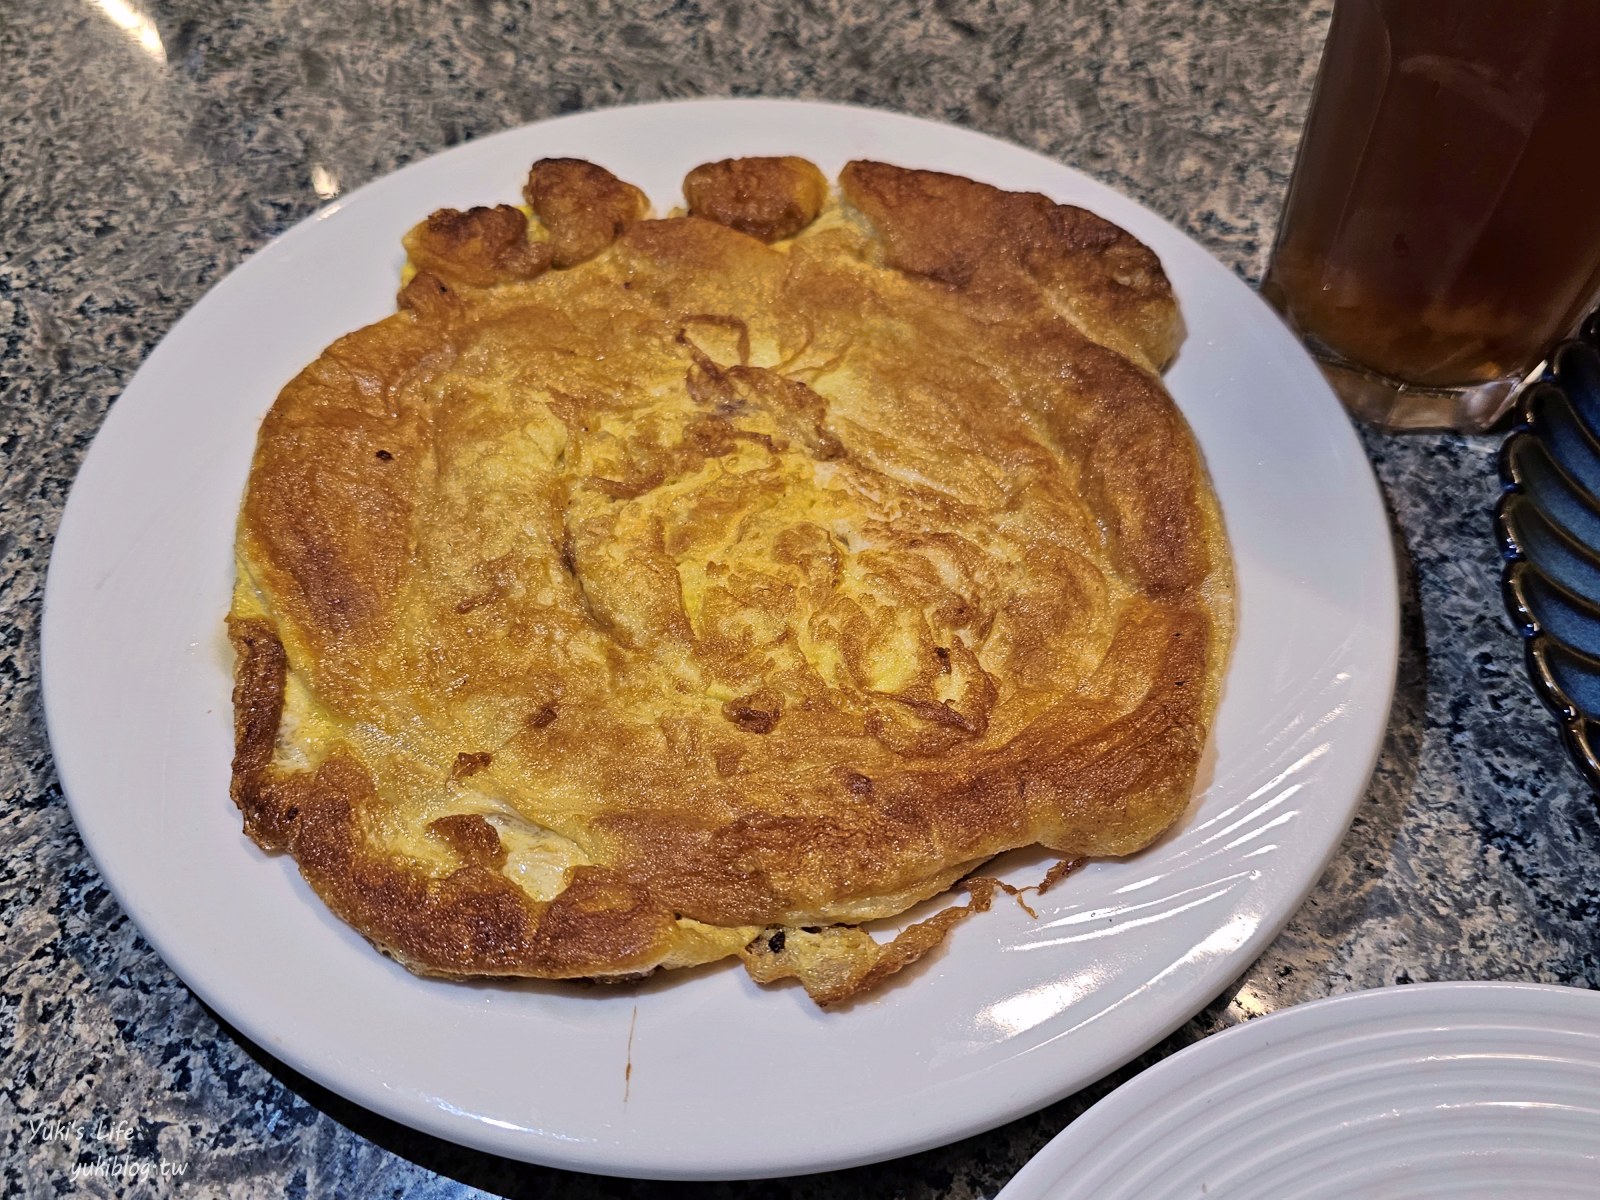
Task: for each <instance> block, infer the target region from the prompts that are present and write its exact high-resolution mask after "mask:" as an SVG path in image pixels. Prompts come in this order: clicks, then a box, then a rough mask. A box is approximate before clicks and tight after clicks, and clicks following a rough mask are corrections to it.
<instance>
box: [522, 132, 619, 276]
mask: <svg viewBox="0 0 1600 1200" xmlns="http://www.w3.org/2000/svg"><path fill="white" fill-rule="evenodd" d="M522 191H523V195H524V196H526V197H527V200H528V205H529V207H531V208H532V209H533V211H534V212H535V213H536V214H538V217H539V220H541V221H542V222H544V225H545V228H546V229H548V230H549V231H550V249H551V252H552V257H551V261H552V262H553V263H554V265H555V266H558V267H572V266H576V265H577V264H579V263H581V262H584V261H586V260H588V259H590V258H593V257H594V256H595V255H596V254H599V253H600V251H602V250H604V249H605V248H606V247H607V246H609V245H611V243H612V242H614V241H616V239H617V235H618V234H620V233H621V232H622V231H623V230H624V229H626V228H627V227H628V226H629V225H631V224H633V223H634V222H635V221H637V220H639V219H640V218H641V217H643V216H644V215H645V213H646V212H648V211H649V208H650V202H649V201H648V200H647V199H646V198H645V194H644V193H643V192H641V191H640V190H639V189H638V188H636V187H634V186H633V185H632V184H631V183H623V182H622V180H620V179H618V178H617V177H616V176H615V175H613V174H612V173H611V172H610V171H607V170H606V169H605V168H604V167H597V166H595V165H594V164H593V163H588V162H583V161H581V160H580V159H576V158H545V159H540V160H539V161H538V162H536V163H534V164H533V169H532V170H531V171H529V172H528V182H527V184H526V185H524V187H523V189H522Z"/></svg>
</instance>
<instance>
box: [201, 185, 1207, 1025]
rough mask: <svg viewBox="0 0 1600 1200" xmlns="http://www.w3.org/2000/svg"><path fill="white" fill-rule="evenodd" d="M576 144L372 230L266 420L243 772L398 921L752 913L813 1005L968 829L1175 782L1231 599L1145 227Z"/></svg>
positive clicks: (737, 918)
mask: <svg viewBox="0 0 1600 1200" xmlns="http://www.w3.org/2000/svg"><path fill="white" fill-rule="evenodd" d="M686 192H687V194H688V198H689V209H688V213H689V215H684V216H671V217H667V218H664V219H651V218H649V217H648V216H647V210H646V203H645V200H644V197H643V195H642V193H640V192H638V190H637V189H635V188H633V187H631V186H630V185H628V184H626V183H623V182H622V181H620V180H618V179H616V178H615V177H614V176H612V175H611V174H610V173H609V172H606V171H604V170H603V169H601V168H599V167H597V166H594V165H593V164H589V163H584V162H578V161H575V160H569V159H562V160H547V161H544V162H541V163H538V164H536V165H535V166H534V168H533V170H532V172H531V174H530V177H529V181H528V185H527V188H526V189H525V198H526V200H527V205H526V206H525V207H513V206H508V205H502V206H499V207H495V208H476V209H471V210H468V211H466V212H457V211H454V210H444V211H442V212H439V213H435V214H434V215H433V216H431V217H429V218H428V219H427V220H426V221H424V222H423V223H422V224H420V225H418V226H417V227H416V228H415V229H414V230H412V231H411V233H410V234H408V235H407V238H406V246H407V249H408V252H409V255H410V259H411V264H412V266H413V267H414V268H415V273H414V275H412V276H411V277H410V278H409V282H408V283H407V284H406V285H405V287H404V289H403V290H402V292H401V295H400V303H399V307H398V311H397V312H396V313H395V314H394V315H392V316H390V317H387V318H385V319H384V320H381V321H379V322H378V323H376V324H374V325H371V326H368V327H367V328H365V329H362V330H359V331H357V332H355V333H352V334H350V335H348V336H346V337H343V338H341V339H340V340H338V341H337V342H335V343H334V344H333V345H332V346H330V347H329V348H328V349H327V350H326V351H325V352H324V353H323V354H322V356H321V357H320V358H318V359H317V361H316V362H314V363H312V364H311V365H310V366H309V367H307V368H306V369H305V370H304V371H303V372H302V373H301V374H300V375H299V376H298V377H296V378H295V379H294V380H293V381H292V382H291V383H290V384H289V385H288V386H287V387H285V388H284V390H283V392H282V393H281V395H280V396H279V397H278V400H277V402H276V404H275V405H274V406H273V408H272V410H271V412H270V413H269V414H268V416H267V418H266V420H265V421H264V423H263V425H262V428H261V433H260V439H259V443H258V446H257V449H256V454H255V459H254V463H253V466H252V469H251V474H250V480H249V486H248V491H247V494H246V497H245V501H244V505H243V509H242V512H241V516H240V522H239V530H238V543H237V561H238V585H237V589H236V592H235V597H234V603H233V609H232V612H231V613H230V616H229V630H230V634H231V637H232V640H233V644H234V646H235V648H236V651H237V667H236V679H235V693H234V701H235V723H236V755H235V759H234V764H233V788H232V791H233V797H234V800H235V801H236V802H237V804H238V805H239V807H240V808H241V810H242V811H243V814H244V819H245V827H246V830H247V832H248V833H249V834H250V836H251V837H252V838H254V839H255V841H256V842H257V843H258V844H259V845H261V846H262V847H264V848H266V849H269V850H282V851H287V852H289V853H291V854H293V855H294V857H295V859H296V860H297V862H298V864H299V866H300V869H301V871H302V872H303V873H304V875H305V877H306V878H307V880H308V881H309V882H310V883H311V885H312V886H313V887H314V888H315V889H316V891H317V892H318V893H319V894H320V895H321V896H322V897H323V899H324V900H325V901H326V902H327V903H328V904H329V906H330V907H331V908H332V909H333V910H334V911H335V912H337V913H338V914H339V915H340V916H341V917H343V918H344V919H345V920H347V921H348V922H350V923H351V924H352V925H354V926H355V927H356V928H357V929H359V930H360V931H361V932H362V933H363V934H365V935H366V936H367V937H368V938H369V939H371V940H372V941H373V942H374V943H375V944H376V945H377V946H379V947H380V948H381V949H383V950H384V951H386V952H387V953H389V954H391V955H393V956H394V957H395V958H397V959H398V960H399V961H401V962H403V963H404V964H405V965H407V966H408V967H410V968H412V969H413V970H416V971H419V972H422V973H426V974H434V975H445V976H458V977H464V976H484V975H489V976H494V975H499V976H535V977H545V978H574V977H584V978H602V979H603V978H619V977H627V976H633V975H637V974H640V973H643V972H647V971H651V970H654V969H656V968H658V967H674V966H688V965H692V964H695V963H700V962H706V961H711V960H715V959H719V958H723V957H726V956H728V955H733V954H737V955H740V956H742V957H743V959H744V960H745V962H746V965H747V967H748V968H749V970H750V972H751V974H752V975H753V976H754V977H756V978H757V979H761V980H763V981H766V980H771V979H776V978H782V977H785V976H795V977H798V978H799V979H800V980H801V981H802V982H803V983H804V984H805V985H806V987H807V988H808V990H810V992H811V993H812V995H813V996H814V997H815V998H816V999H818V1000H819V1002H822V1003H825V1004H832V1003H837V1002H840V1001H843V1000H845V999H848V998H849V997H851V996H853V995H856V994H858V993H860V992H861V991H863V990H865V989H867V988H870V987H872V986H874V985H875V984H877V983H878V982H880V981H881V980H882V979H884V978H886V977H887V976H888V975H890V974H892V973H893V972H894V971H896V970H898V969H899V968H900V967H902V966H904V965H906V964H907V963H909V962H911V961H914V960H915V958H917V957H918V956H920V955H921V954H923V953H925V952H926V951H928V950H929V949H932V948H933V947H934V946H936V945H937V944H938V943H939V941H940V940H941V939H942V938H943V937H944V936H945V933H946V931H947V930H948V929H949V928H950V927H951V925H953V924H954V923H955V921H957V920H959V919H960V918H961V917H963V916H965V915H966V913H967V912H968V911H971V910H973V909H980V908H982V907H985V906H987V903H988V897H989V889H988V887H987V885H981V886H978V885H975V886H974V887H973V888H972V889H971V890H972V891H973V896H972V901H971V904H970V905H969V906H968V907H965V908H962V907H957V908H950V909H946V910H945V912H943V913H941V914H939V915H938V916H936V917H934V918H932V919H930V920H929V921H926V922H923V923H921V924H919V925H914V926H912V927H910V928H909V929H907V930H905V931H904V932H902V933H901V934H900V935H899V937H897V938H895V939H893V940H892V941H887V942H879V941H877V940H875V939H873V938H872V937H870V936H868V935H867V934H866V933H865V932H862V931H861V930H860V929H858V928H856V927H857V926H859V924H860V923H861V922H864V921H869V920H872V919H875V918H882V917H890V916H894V915H896V914H898V913H902V912H904V911H905V910H906V909H908V908H910V907H911V906H913V905H915V904H917V903H918V902H920V901H922V900H925V899H927V898H929V897H931V896H934V895H937V894H939V893H941V892H944V891H946V890H948V889H950V888H951V887H952V886H953V885H955V884H956V883H957V882H958V881H959V880H961V879H962V878H963V877H965V876H967V875H968V874H969V873H970V872H972V871H973V870H974V869H975V868H976V867H978V866H979V865H980V864H982V863H983V862H984V861H985V860H987V859H989V858H991V857H992V856H994V855H995V854H998V853H1000V852H1002V851H1004V850H1007V849H1011V848H1014V847H1019V846H1027V845H1033V844H1040V845H1043V846H1045V847H1048V848H1049V849H1051V850H1053V851H1055V852H1057V853H1059V854H1060V855H1061V856H1062V857H1064V858H1083V857H1090V856H1100V855H1124V854H1129V853H1131V852H1133V851H1136V850H1138V849H1140V848H1141V847H1143V846H1145V845H1147V844H1148V843H1149V842H1151V841H1152V840H1153V839H1154V838H1156V837H1157V836H1158V835H1159V834H1160V833H1161V832H1162V831H1163V830H1165V829H1166V828H1168V827H1169V826H1170V825H1171V824H1172V823H1173V822H1174V821H1175V820H1176V819H1177V818H1178V817H1179V816H1180V815H1181V813H1182V812H1183V810H1184V808H1185V807H1186V805H1187V804H1188V801H1189V797H1190V795H1191V792H1192V789H1193V786H1194V782H1195V777H1196V772H1197V769H1198V766H1199V763H1200V758H1201V753H1202V749H1203V746H1204V744H1205V741H1206V736H1207V728H1208V724H1209V722H1210V720H1211V717H1212V714H1213V712H1214V710H1215V707H1216V703H1217V699H1218V692H1219V688H1220V681H1221V677H1222V671H1223V666H1224V662H1225V659H1226V654H1227V647H1228V640H1229V635H1230V630H1231V621H1232V577H1231V568H1230V564H1229V559H1228V552H1227V547H1226V542H1225V539H1224V536H1223V531H1222V526H1221V522H1220V519H1219V516H1218V510H1217V506H1216V503H1215V499H1214V497H1213V495H1212V492H1211V489H1210V485H1209V482H1208V480H1207V478H1206V474H1205V471H1204V467H1203V465H1202V463H1201V460H1200V457H1199V455H1198V453H1197V450H1196V447H1195V444H1194V440H1193V438H1192V437H1191V435H1190V432H1189V430H1188V428H1187V427H1186V425H1185V424H1184V421H1183V419H1182V417H1181V416H1180V415H1179V413H1178V411H1177V409H1176V407H1175V406H1174V405H1173V403H1172V400H1171V399H1170V397H1169V396H1168V395H1167V394H1166V392H1165V391H1164V390H1163V388H1162V386H1161V382H1160V379H1159V376H1158V372H1159V370H1160V369H1161V368H1162V367H1163V366H1164V365H1165V364H1166V362H1167V361H1168V359H1170V357H1171V356H1172V354H1173V353H1174V352H1175V349H1176V346H1177V342H1178V340H1179V337H1180V326H1179V318H1178V314H1177V309H1176V306H1175V303H1174V301H1173V297H1172V292H1171V289H1170V287H1169V286H1168V284H1167V281H1166V278H1165V276H1164V275H1163V273H1162V270H1161V266H1160V264H1159V262H1158V261H1157V260H1156V258H1155V256H1154V255H1153V254H1152V253H1151V252H1150V251H1149V250H1148V249H1147V248H1146V247H1144V246H1143V245H1142V244H1140V243H1139V242H1137V241H1136V240H1135V239H1133V238H1132V237H1130V236H1129V235H1128V234H1126V233H1124V232H1123V231H1121V230H1120V229H1118V228H1116V227H1115V226H1112V225H1110V224H1109V223H1107V222H1105V221H1104V220H1102V219H1100V218H1099V217H1096V216H1094V215H1093V214H1091V213H1088V212H1085V211H1083V210H1081V209H1076V208H1071V207H1068V206H1062V205H1057V204H1054V203H1053V202H1051V201H1049V200H1047V199H1046V198H1044V197H1042V196H1036V195H1023V194H1017V193H1009V192H1003V191H999V190H997V189H994V188H991V187H987V186H985V185H983V184H979V183H975V182H972V181H969V180H966V179H961V178H957V177H954V176H948V175H940V174H936V173H933V172H927V171H914V170H903V169H901V168H897V167H892V166H888V165H885V164H882V163H871V162H855V163H851V164H850V165H848V166H847V167H846V168H845V170H844V171H843V173H842V175H841V176H840V179H839V186H838V191H837V193H836V194H830V191H829V188H828V186H827V182H826V180H825V179H824V178H823V177H822V175H821V174H820V172H818V171H817V170H816V169H815V168H814V167H812V166H811V164H809V163H807V162H805V161H804V160H800V159H793V158H786V159H741V160H731V161H730V162H726V163H718V164H707V165H706V166H703V167H700V168H697V169H696V170H695V171H693V172H691V173H690V176H689V179H688V181H687V183H686Z"/></svg>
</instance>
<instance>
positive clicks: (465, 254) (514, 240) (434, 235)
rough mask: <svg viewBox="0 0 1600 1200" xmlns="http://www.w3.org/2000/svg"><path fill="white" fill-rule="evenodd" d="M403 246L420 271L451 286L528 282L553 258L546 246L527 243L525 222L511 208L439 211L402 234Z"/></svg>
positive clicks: (520, 215)
mask: <svg viewBox="0 0 1600 1200" xmlns="http://www.w3.org/2000/svg"><path fill="white" fill-rule="evenodd" d="M405 247H406V253H407V254H408V255H409V256H410V258H411V263H412V265H413V266H415V267H416V268H417V270H418V271H426V272H429V273H430V274H432V275H434V276H436V277H437V278H438V279H439V280H440V281H441V282H443V283H444V284H446V285H447V286H452V287H493V286H494V285H495V284H497V283H505V282H506V281H508V280H514V279H532V278H533V277H534V276H535V275H538V274H539V273H540V272H542V271H544V270H545V269H547V268H548V267H549V266H550V262H551V258H552V251H551V247H550V246H549V244H547V243H545V242H533V241H529V240H528V218H527V217H526V216H524V215H523V213H522V210H521V209H518V208H513V207H512V206H511V205H509V204H498V205H496V206H495V207H493V208H469V209H468V210H467V211H466V212H461V211H459V210H457V209H454V208H441V209H439V211H438V212H435V213H434V214H433V215H432V216H430V217H429V218H428V219H427V220H426V221H424V222H423V223H422V224H421V225H418V226H417V227H416V228H415V229H413V230H412V231H411V232H410V233H408V234H406V237H405Z"/></svg>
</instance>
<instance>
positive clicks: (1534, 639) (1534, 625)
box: [1495, 313, 1600, 790]
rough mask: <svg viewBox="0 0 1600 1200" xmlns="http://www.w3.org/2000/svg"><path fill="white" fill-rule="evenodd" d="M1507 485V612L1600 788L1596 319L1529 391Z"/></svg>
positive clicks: (1579, 758) (1508, 444)
mask: <svg viewBox="0 0 1600 1200" xmlns="http://www.w3.org/2000/svg"><path fill="white" fill-rule="evenodd" d="M1500 479H1501V482H1502V484H1503V486H1504V489H1505V490H1504V493H1503V494H1502V495H1501V497H1500V502H1499V503H1498V504H1497V505H1496V506H1495V533H1496V536H1497V537H1498V538H1499V540H1500V548H1501V551H1502V552H1503V553H1504V555H1505V559H1506V566H1505V574H1504V577H1503V593H1504V595H1505V601H1506V608H1507V610H1508V611H1509V612H1510V614H1511V621H1512V623H1513V624H1514V625H1515V626H1516V627H1517V630H1518V632H1519V633H1521V634H1522V636H1523V639H1524V645H1525V647H1526V650H1527V655H1528V671H1529V673H1530V674H1531V675H1532V676H1533V683H1534V687H1535V688H1536V689H1537V690H1538V692H1539V695H1540V697H1541V698H1542V699H1543V700H1544V702H1545V703H1546V704H1547V705H1549V707H1550V709H1551V710H1552V711H1553V712H1554V713H1555V714H1556V716H1557V718H1558V719H1559V720H1560V722H1561V736H1562V740H1563V741H1564V742H1565V743H1566V746H1567V750H1568V752H1569V753H1570V754H1571V755H1572V759H1573V761H1574V762H1575V763H1577V765H1578V769H1579V770H1580V771H1582V772H1583V774H1584V777H1585V778H1586V779H1587V780H1588V782H1589V785H1590V786H1591V787H1593V788H1595V789H1597V790H1600V313H1597V314H1595V315H1594V316H1591V317H1590V318H1589V319H1588V321H1586V322H1585V323H1584V327H1583V331H1582V333H1581V334H1580V335H1579V336H1578V337H1577V338H1574V339H1573V340H1572V341H1568V342H1563V343H1562V344H1561V345H1560V346H1558V347H1557V348H1556V350H1555V351H1554V352H1553V353H1552V354H1551V355H1550V358H1549V365H1548V367H1547V369H1546V370H1545V371H1544V372H1543V373H1542V374H1541V375H1540V376H1539V377H1538V378H1537V379H1536V380H1534V381H1533V382H1531V383H1530V384H1529V385H1528V386H1526V387H1525V388H1524V389H1523V392H1522V395H1521V397H1520V398H1519V400H1518V404H1517V423H1516V425H1515V427H1514V428H1513V429H1512V431H1511V433H1510V435H1509V436H1508V437H1507V438H1506V441H1505V445H1504V446H1503V447H1501V450H1500Z"/></svg>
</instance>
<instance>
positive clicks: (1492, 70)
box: [1262, 0, 1600, 428]
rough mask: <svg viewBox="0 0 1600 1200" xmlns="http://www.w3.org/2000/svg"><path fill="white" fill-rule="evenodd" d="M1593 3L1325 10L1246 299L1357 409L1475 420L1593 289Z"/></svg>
mask: <svg viewBox="0 0 1600 1200" xmlns="http://www.w3.org/2000/svg"><path fill="white" fill-rule="evenodd" d="M1597 135H1600V0H1337V3H1336V4H1335V7H1334V12H1333V22H1332V25H1331V28H1330V30H1329V33H1328V42H1327V47H1326V49H1325V50H1324V51H1323V59H1322V66H1321V69H1320V71H1319V73H1318V76H1317V85H1316V92H1315V94H1314V96H1313V98H1312V105H1311V115H1310V118H1309V119H1308V121H1307V123H1306V130H1305V134H1304V137H1303V138H1302V141H1301V146H1300V156H1299V160H1298V161H1297V163H1296V165H1295V172H1294V179H1293V182H1292V183H1291V185H1290V188H1289V195H1288V199H1287V201H1286V203H1285V205H1284V212H1283V218H1282V220H1281V222H1280V224H1279V231H1278V241H1277V245H1276V247H1275V249H1274V251H1273V258H1272V264H1271V267H1270V268H1269V270H1268V273H1267V278H1266V279H1265V281H1264V282H1263V284H1262V292H1263V294H1264V295H1266V296H1267V298H1268V299H1269V300H1270V301H1271V302H1272V303H1273V304H1274V305H1275V306H1277V308H1278V309H1279V310H1280V311H1281V312H1282V313H1283V314H1284V315H1285V316H1286V317H1287V318H1288V319H1289V321H1290V323H1291V324H1293V325H1294V326H1296V327H1297V328H1298V330H1299V331H1300V333H1301V334H1302V336H1304V337H1305V339H1306V341H1307V344H1308V345H1309V346H1310V347H1311V349H1312V350H1313V352H1314V353H1316V354H1317V355H1318V357H1319V358H1321V359H1323V361H1324V366H1325V367H1326V368H1327V369H1328V371H1329V375H1330V378H1331V379H1332V380H1333V382H1334V383H1335V386H1336V387H1337V388H1338V390H1339V391H1340V392H1341V394H1342V395H1343V396H1344V397H1345V399H1346V401H1347V403H1349V404H1350V405H1351V407H1352V409H1353V410H1354V411H1355V412H1356V413H1357V415H1360V416H1363V417H1365V418H1367V419H1370V420H1375V421H1377V422H1379V423H1382V424H1390V425H1394V426H1400V427H1404V426H1424V425H1426V426H1454V427H1457V428H1473V427H1483V426H1484V425H1486V424H1487V423H1489V422H1490V421H1492V420H1493V418H1494V417H1496V416H1498V415H1499V410H1500V409H1502V408H1503V406H1504V404H1505V403H1506V402H1507V400H1508V399H1509V393H1510V390H1511V388H1512V387H1513V386H1514V384H1515V381H1516V380H1517V379H1518V378H1520V376H1521V375H1522V374H1523V373H1524V372H1526V371H1527V370H1528V369H1529V368H1530V367H1531V366H1533V365H1534V364H1535V363H1536V362H1537V360H1538V359H1539V357H1540V356H1541V355H1542V354H1543V352H1544V350H1545V349H1546V347H1547V346H1548V344H1549V343H1550V342H1551V341H1553V340H1554V339H1556V338H1559V337H1561V336H1564V335H1565V334H1567V333H1569V332H1570V331H1571V330H1572V329H1573V328H1574V327H1575V326H1576V324H1577V322H1578V321H1579V320H1580V319H1581V318H1582V316H1583V313H1584V311H1585V309H1586V307H1587V306H1588V305H1589V304H1590V303H1591V302H1593V300H1594V299H1595V297H1596V292H1597V290H1600V137H1597Z"/></svg>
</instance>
